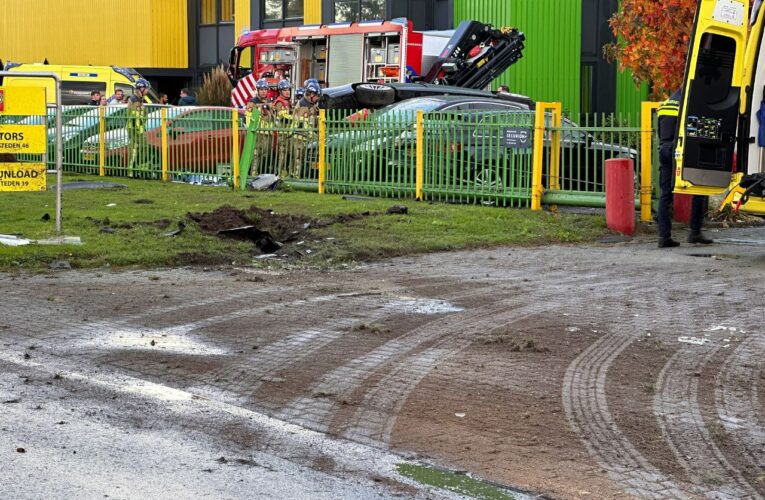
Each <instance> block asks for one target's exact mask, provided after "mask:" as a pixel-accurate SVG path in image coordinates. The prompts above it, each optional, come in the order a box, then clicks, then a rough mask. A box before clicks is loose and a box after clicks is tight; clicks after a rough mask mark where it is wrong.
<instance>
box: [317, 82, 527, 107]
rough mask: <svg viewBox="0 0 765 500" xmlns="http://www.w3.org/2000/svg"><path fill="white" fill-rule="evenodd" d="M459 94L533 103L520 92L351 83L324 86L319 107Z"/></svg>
mask: <svg viewBox="0 0 765 500" xmlns="http://www.w3.org/2000/svg"><path fill="white" fill-rule="evenodd" d="M439 96H458V97H475V98H483V99H497V100H499V101H504V102H515V103H519V104H523V105H525V106H526V107H527V108H529V109H530V108H532V107H533V106H534V101H533V100H532V99H530V98H529V97H526V96H523V95H520V94H502V93H494V92H489V91H486V90H476V89H470V88H464V87H452V86H448V85H436V84H433V83H422V82H415V83H385V84H381V83H352V84H349V85H343V86H341V87H332V88H328V89H324V91H323V93H322V96H321V100H320V101H319V107H320V108H322V109H346V110H359V109H362V108H382V107H385V106H389V105H391V104H394V103H396V102H400V101H404V100H406V99H414V98H417V97H439Z"/></svg>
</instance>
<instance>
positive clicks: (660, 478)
mask: <svg viewBox="0 0 765 500" xmlns="http://www.w3.org/2000/svg"><path fill="white" fill-rule="evenodd" d="M618 326H619V327H621V326H622V325H618ZM620 329H621V328H620ZM635 340H636V336H634V335H627V334H623V333H608V334H605V335H603V336H602V337H601V338H600V339H598V340H597V341H595V342H594V343H593V344H592V345H590V347H588V348H587V349H585V350H584V351H583V352H582V353H581V354H580V355H579V356H578V357H577V358H576V359H574V361H573V362H572V363H571V364H570V365H569V367H568V369H567V370H566V373H565V375H564V379H563V396H562V399H563V409H564V412H565V414H566V419H567V420H568V422H569V425H570V426H571V428H572V429H573V431H574V432H575V433H576V434H577V435H578V436H579V438H580V440H581V441H582V442H583V443H584V446H585V447H586V448H587V451H588V452H589V453H590V455H591V456H592V457H593V458H595V459H596V460H597V461H598V463H599V464H600V465H601V467H602V468H603V469H604V470H606V471H607V472H608V474H609V476H610V477H611V478H612V479H613V480H614V481H616V482H617V483H618V484H619V485H620V486H621V487H622V488H624V489H625V490H626V491H627V492H628V493H629V494H631V495H635V496H637V497H642V498H667V499H669V498H685V495H684V494H683V493H682V491H681V489H680V488H679V487H678V485H677V484H675V482H674V481H672V480H670V479H669V478H668V477H666V476H665V475H664V474H663V473H661V472H660V471H659V470H658V469H657V468H656V467H654V466H653V465H651V464H650V463H649V461H648V460H647V459H646V458H645V457H644V456H643V455H642V454H641V453H640V452H639V451H638V450H637V449H636V448H635V447H634V446H633V445H632V443H631V442H630V441H629V440H628V439H627V438H626V437H625V436H624V434H623V433H622V432H621V431H620V430H619V428H618V426H617V425H616V422H615V420H614V418H613V416H612V414H611V411H610V409H609V405H608V400H607V397H606V377H607V374H608V369H609V368H610V366H611V365H612V364H613V362H614V361H615V360H616V359H617V358H618V357H619V355H620V354H621V353H622V352H623V351H624V350H625V349H627V348H628V347H629V346H630V345H631V344H632V343H633V342H634V341H635Z"/></svg>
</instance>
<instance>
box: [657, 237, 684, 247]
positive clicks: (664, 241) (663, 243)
mask: <svg viewBox="0 0 765 500" xmlns="http://www.w3.org/2000/svg"><path fill="white" fill-rule="evenodd" d="M679 246H680V243H678V242H676V241H675V240H673V239H672V237H671V236H670V237H669V238H659V248H672V247H679Z"/></svg>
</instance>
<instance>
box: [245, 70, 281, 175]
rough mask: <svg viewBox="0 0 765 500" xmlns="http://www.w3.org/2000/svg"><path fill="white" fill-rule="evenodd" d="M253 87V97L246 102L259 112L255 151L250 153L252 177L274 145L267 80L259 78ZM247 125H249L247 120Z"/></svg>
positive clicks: (264, 163) (258, 170)
mask: <svg viewBox="0 0 765 500" xmlns="http://www.w3.org/2000/svg"><path fill="white" fill-rule="evenodd" d="M255 89H256V95H255V97H253V98H252V99H250V100H249V101H248V102H247V106H248V108H249V107H250V106H251V107H252V108H253V109H255V108H257V109H258V112H259V113H260V122H259V123H258V131H257V138H256V140H255V151H254V152H253V155H252V165H251V167H250V172H252V176H253V177H254V176H256V175H258V174H259V173H261V172H262V171H263V170H264V168H263V167H264V166H265V165H266V163H267V160H266V158H268V157H269V156H270V155H271V152H272V151H273V145H274V120H273V114H272V107H271V100H270V99H269V98H268V81H267V80H266V79H265V78H261V79H260V80H258V81H257V82H256V83H255ZM250 114H251V113H250ZM247 125H248V127H249V120H248V123H247Z"/></svg>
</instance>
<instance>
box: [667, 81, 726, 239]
mask: <svg viewBox="0 0 765 500" xmlns="http://www.w3.org/2000/svg"><path fill="white" fill-rule="evenodd" d="M682 100H683V94H682V91H680V90H678V91H676V92H675V93H674V94H672V95H671V96H670V97H669V99H667V100H666V101H664V102H663V103H661V105H660V106H659V109H658V112H657V114H658V117H659V187H660V188H661V196H660V197H659V213H658V215H657V222H658V224H659V248H672V247H676V246H678V245H680V243H678V242H677V241H675V240H673V239H672V201H673V194H672V191H673V190H674V188H675V186H674V185H675V171H674V163H675V162H674V152H675V143H676V141H677V129H678V126H677V117H678V115H679V113H680V103H681V102H682ZM706 211H707V197H706V196H694V197H693V201H692V202H691V223H690V226H691V232H690V234H689V235H688V243H700V244H703V245H709V244H710V243H713V241H712V240H711V239H709V238H706V237H705V236H704V235H703V234H702V232H701V224H702V223H703V221H704V214H705V213H706Z"/></svg>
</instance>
